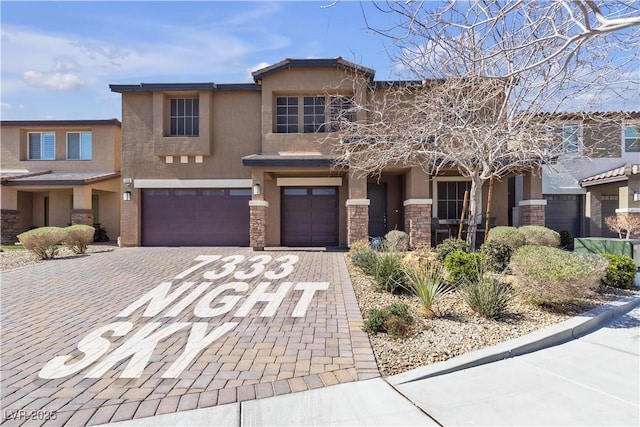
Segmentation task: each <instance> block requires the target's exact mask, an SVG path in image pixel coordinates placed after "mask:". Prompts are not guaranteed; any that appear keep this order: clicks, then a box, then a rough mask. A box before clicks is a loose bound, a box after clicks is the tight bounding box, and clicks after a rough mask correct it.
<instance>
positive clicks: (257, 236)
mask: <svg viewBox="0 0 640 427" xmlns="http://www.w3.org/2000/svg"><path fill="white" fill-rule="evenodd" d="M249 215H250V219H249V222H250V224H249V245H250V246H251V247H252V248H253V249H254V250H256V251H261V250H263V249H264V247H265V245H266V240H267V206H266V203H265V204H264V205H263V204H259V205H253V204H249Z"/></svg>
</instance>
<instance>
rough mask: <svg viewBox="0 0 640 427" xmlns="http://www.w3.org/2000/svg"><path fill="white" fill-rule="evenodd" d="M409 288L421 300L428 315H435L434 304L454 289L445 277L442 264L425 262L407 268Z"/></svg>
mask: <svg viewBox="0 0 640 427" xmlns="http://www.w3.org/2000/svg"><path fill="white" fill-rule="evenodd" d="M405 274H406V275H407V288H408V289H409V290H410V291H411V292H413V293H414V294H415V295H416V296H417V297H418V299H419V300H420V302H421V303H422V308H423V310H424V313H425V315H426V316H427V317H433V315H434V312H433V305H434V304H435V303H436V302H437V301H438V300H440V299H441V298H442V297H444V296H445V295H447V294H449V293H450V292H451V291H453V288H452V287H451V286H450V285H449V283H447V281H446V279H445V277H444V270H443V268H442V266H441V265H440V264H423V265H419V266H418V267H416V268H407V269H406V270H405Z"/></svg>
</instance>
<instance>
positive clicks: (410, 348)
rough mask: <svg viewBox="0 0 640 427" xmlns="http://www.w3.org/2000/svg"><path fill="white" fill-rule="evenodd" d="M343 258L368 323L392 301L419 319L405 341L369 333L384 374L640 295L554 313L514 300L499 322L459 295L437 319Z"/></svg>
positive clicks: (595, 299)
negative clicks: (476, 310)
mask: <svg viewBox="0 0 640 427" xmlns="http://www.w3.org/2000/svg"><path fill="white" fill-rule="evenodd" d="M345 260H346V262H347V268H348V270H349V275H350V276H351V282H352V283H353V288H354V290H355V293H356V297H357V298H358V303H359V304H360V310H361V311H362V315H363V317H364V319H365V321H366V319H367V317H368V312H369V310H370V309H372V308H378V309H381V308H384V307H385V306H388V305H389V304H392V303H394V302H401V303H405V304H407V305H408V306H409V311H410V313H411V314H412V315H413V317H414V318H415V319H416V320H417V321H416V323H415V324H414V327H413V331H412V332H413V334H412V336H411V337H410V338H407V339H394V338H392V337H390V336H389V335H387V334H385V333H379V334H377V335H371V334H369V339H370V341H371V345H372V347H373V351H374V353H375V356H376V360H377V363H378V368H379V369H380V372H381V373H382V375H385V376H387V375H396V374H399V373H402V372H405V371H409V370H411V369H414V368H417V367H420V366H424V365H429V364H432V363H436V362H441V361H444V360H447V359H450V358H452V357H455V356H459V355H461V354H465V353H469V352H471V351H475V350H479V349H481V348H484V347H488V346H491V345H495V344H497V343H499V342H503V341H507V340H510V339H512V338H517V337H519V336H522V335H526V334H528V333H531V332H534V331H536V330H539V329H542V328H545V327H547V326H549V325H553V324H555V323H559V322H562V321H563V320H566V319H568V318H570V317H572V316H575V315H578V314H580V313H583V312H585V311H588V310H590V309H592V308H594V307H595V306H598V305H602V304H606V303H607V302H610V301H614V300H617V299H621V298H624V297H626V296H629V295H634V294H640V290H622V289H615V288H607V289H606V290H605V291H604V292H602V293H594V294H593V295H592V296H591V297H590V298H589V299H587V300H580V301H576V302H575V303H573V304H572V305H570V306H563V307H557V308H555V309H554V310H545V309H541V308H539V307H535V306H533V305H531V304H529V303H527V302H526V301H524V300H522V299H520V298H518V297H517V296H516V297H515V298H514V300H513V301H512V304H511V305H510V308H509V312H508V314H507V315H506V316H504V317H503V318H501V319H500V320H487V319H485V318H482V317H480V316H479V315H477V314H475V313H474V312H473V311H472V310H471V309H470V308H468V306H467V305H466V303H465V302H464V301H463V299H462V296H461V295H460V293H459V292H457V291H456V292H454V293H452V294H450V295H448V296H447V297H445V298H444V299H443V300H442V301H441V302H440V303H439V304H437V305H436V310H435V312H436V316H435V317H433V318H431V319H427V318H425V317H424V316H423V314H422V309H421V306H420V303H419V301H418V299H417V298H416V297H411V296H408V295H393V294H390V293H387V292H377V291H376V290H375V289H374V285H373V281H372V279H371V278H370V277H368V276H366V275H365V274H364V273H362V271H361V270H360V269H359V268H357V267H354V266H353V265H352V264H351V262H350V259H349V256H348V255H346V256H345Z"/></svg>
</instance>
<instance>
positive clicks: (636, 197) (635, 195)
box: [633, 191, 640, 202]
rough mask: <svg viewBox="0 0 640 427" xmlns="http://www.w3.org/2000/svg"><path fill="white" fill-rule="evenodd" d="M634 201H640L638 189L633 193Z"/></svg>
mask: <svg viewBox="0 0 640 427" xmlns="http://www.w3.org/2000/svg"><path fill="white" fill-rule="evenodd" d="M633 201H634V202H640V191H636V192H635V193H633Z"/></svg>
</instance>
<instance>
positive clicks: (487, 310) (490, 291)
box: [463, 277, 513, 319]
mask: <svg viewBox="0 0 640 427" xmlns="http://www.w3.org/2000/svg"><path fill="white" fill-rule="evenodd" d="M463 290H464V299H465V301H466V302H467V304H469V307H471V309H472V310H473V311H475V312H476V313H478V314H479V315H480V316H482V317H485V318H487V319H499V318H500V317H502V315H503V314H504V312H505V311H507V308H508V307H509V304H510V303H511V300H512V298H513V294H512V292H511V289H510V288H509V286H507V285H505V284H504V283H502V282H501V281H499V280H497V279H495V278H492V277H481V278H480V279H479V280H478V281H474V282H472V281H469V282H467V283H466V284H465V286H464V287H463Z"/></svg>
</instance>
